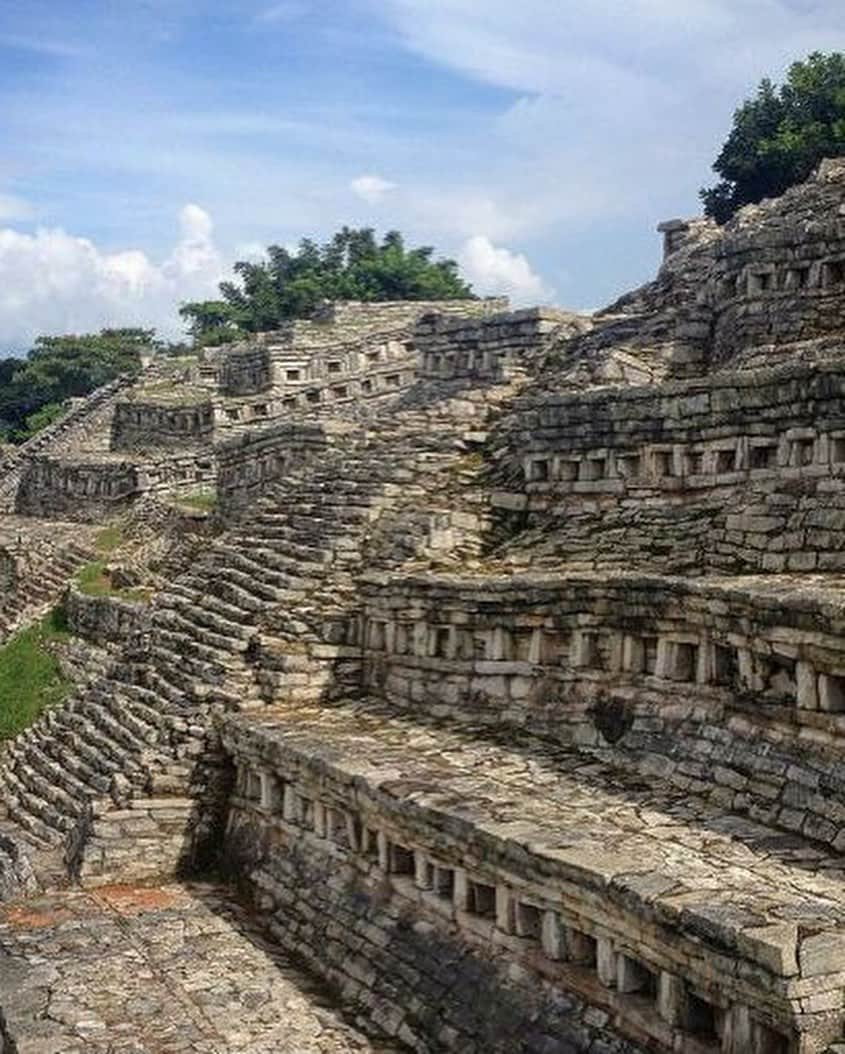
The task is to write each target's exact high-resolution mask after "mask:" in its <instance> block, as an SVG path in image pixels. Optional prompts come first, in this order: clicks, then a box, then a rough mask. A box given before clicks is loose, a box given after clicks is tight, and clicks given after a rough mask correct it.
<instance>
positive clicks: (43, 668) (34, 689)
mask: <svg viewBox="0 0 845 1054" xmlns="http://www.w3.org/2000/svg"><path fill="white" fill-rule="evenodd" d="M68 636H69V634H68V632H67V629H66V627H65V623H64V617H63V615H62V614H61V612H60V611H54V612H52V613H51V614H50V615H48V616H47V617H46V618H45V619H44V620H43V621H42V622H40V623H37V624H36V625H35V626H30V627H29V628H28V629H25V630H23V631H22V632H20V633H18V634H16V635H15V636H14V637H12V639H11V640H10V641H9V642H8V643H7V644H6V645H4V646H3V647H2V648H0V739H9V738H11V737H12V736H14V735H17V733H18V732H20V731H22V730H23V729H24V728H26V727H27V726H28V725H31V724H32V722H33V721H34V720H35V719H36V717H37V716H38V715H39V713H40V712H41V711H42V710H43V709H44V708H45V707H46V706H51V705H52V704H54V703H58V702H61V700H62V699H63V698H64V697H65V695H66V694H67V692H68V691H69V689H70V685H69V683H68V682H67V681H66V680H65V678H64V677H63V676H62V672H61V668H60V666H59V663H58V660H57V659H56V658H55V656H54V655H52V654H51V653H50V651H49V650H48V648H47V645H48V643H49V642H50V641H51V640H64V639H67V637H68Z"/></svg>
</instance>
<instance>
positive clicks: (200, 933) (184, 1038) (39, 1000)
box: [0, 885, 392, 1054]
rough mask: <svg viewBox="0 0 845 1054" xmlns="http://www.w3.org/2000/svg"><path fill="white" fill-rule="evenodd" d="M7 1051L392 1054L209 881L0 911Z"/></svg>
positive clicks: (72, 895) (120, 889)
mask: <svg viewBox="0 0 845 1054" xmlns="http://www.w3.org/2000/svg"><path fill="white" fill-rule="evenodd" d="M0 946H2V952H0V979H2V980H0V984H2V990H3V993H4V999H3V1021H2V1031H3V1034H4V1035H3V1042H4V1044H5V1045H4V1046H3V1047H2V1048H0V1049H3V1050H4V1052H5V1051H8V1052H13V1051H14V1052H17V1054H35V1052H36V1051H38V1052H42V1051H55V1052H56V1054H391V1050H392V1048H391V1047H389V1046H386V1045H384V1044H375V1043H371V1042H370V1041H369V1040H368V1039H367V1038H366V1036H364V1035H363V1034H362V1033H361V1032H360V1031H358V1030H356V1029H354V1028H352V1027H350V1026H349V1025H348V1024H346V1023H345V1022H344V1021H343V1019H342V1018H340V1017H339V1016H338V1015H337V1013H336V1012H334V1011H333V1010H332V1009H331V1007H330V1006H329V1005H328V1004H327V1002H326V1000H325V998H324V996H323V993H322V992H321V991H320V990H319V989H318V988H316V987H315V985H314V983H313V982H312V981H310V980H308V979H307V978H306V977H305V976H303V974H302V973H301V972H300V971H299V970H297V969H296V967H294V966H293V965H292V964H291V963H290V962H289V961H288V960H287V959H286V958H285V957H284V956H283V955H281V954H280V953H279V951H278V949H277V948H275V947H273V946H271V945H270V944H269V943H268V942H267V941H266V939H265V938H264V937H263V936H262V935H261V933H260V932H259V931H258V929H257V928H256V927H255V925H254V923H252V922H251V921H250V920H249V919H248V917H247V916H246V913H245V912H244V911H243V909H242V908H241V907H239V905H238V904H237V903H236V902H235V901H233V900H232V898H231V897H230V896H229V895H227V893H226V892H225V891H224V890H221V889H219V888H217V887H214V886H209V885H198V886H187V887H185V886H177V885H168V886H164V887H159V888H155V887H153V888H137V887H131V886H116V887H111V888H104V889H102V890H100V891H99V892H97V893H82V892H68V893H62V894H56V895H53V896H49V897H42V898H39V899H37V900H32V901H30V902H28V903H26V904H25V905H22V906H20V907H11V908H7V909H5V910H3V911H1V912H0Z"/></svg>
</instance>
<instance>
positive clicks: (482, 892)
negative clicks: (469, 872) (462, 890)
mask: <svg viewBox="0 0 845 1054" xmlns="http://www.w3.org/2000/svg"><path fill="white" fill-rule="evenodd" d="M467 910H468V911H469V913H470V914H471V915H478V916H479V918H482V919H495V917H496V887H495V886H488V885H487V884H486V883H484V882H474V881H472V880H471V879H470V881H468V882H467Z"/></svg>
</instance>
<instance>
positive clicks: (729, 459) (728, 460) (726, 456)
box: [715, 447, 736, 476]
mask: <svg viewBox="0 0 845 1054" xmlns="http://www.w3.org/2000/svg"><path fill="white" fill-rule="evenodd" d="M715 468H716V475H717V476H721V475H724V474H725V473H726V472H735V471H736V449H735V448H733V447H732V448H731V449H730V450H717V451H716V466H715Z"/></svg>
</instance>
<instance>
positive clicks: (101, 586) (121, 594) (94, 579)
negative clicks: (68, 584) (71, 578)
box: [76, 560, 152, 602]
mask: <svg viewBox="0 0 845 1054" xmlns="http://www.w3.org/2000/svg"><path fill="white" fill-rule="evenodd" d="M76 585H77V587H78V588H79V590H80V592H82V593H84V594H85V595H86V596H89V597H117V598H118V599H120V600H136V601H143V602H146V601H148V600H149V599H150V597H151V595H152V590H150V589H148V588H146V587H145V586H133V587H132V588H130V589H126V588H119V587H117V586H116V585H115V584H114V583H113V582H112V580H111V577H110V576H109V573H108V571H107V569H106V565H105V564H104V563H103V562H102V561H101V560H92V561H91V563H90V564H85V565H84V566H83V567H81V568H80V569H79V571H78V572H77V574H76Z"/></svg>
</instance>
